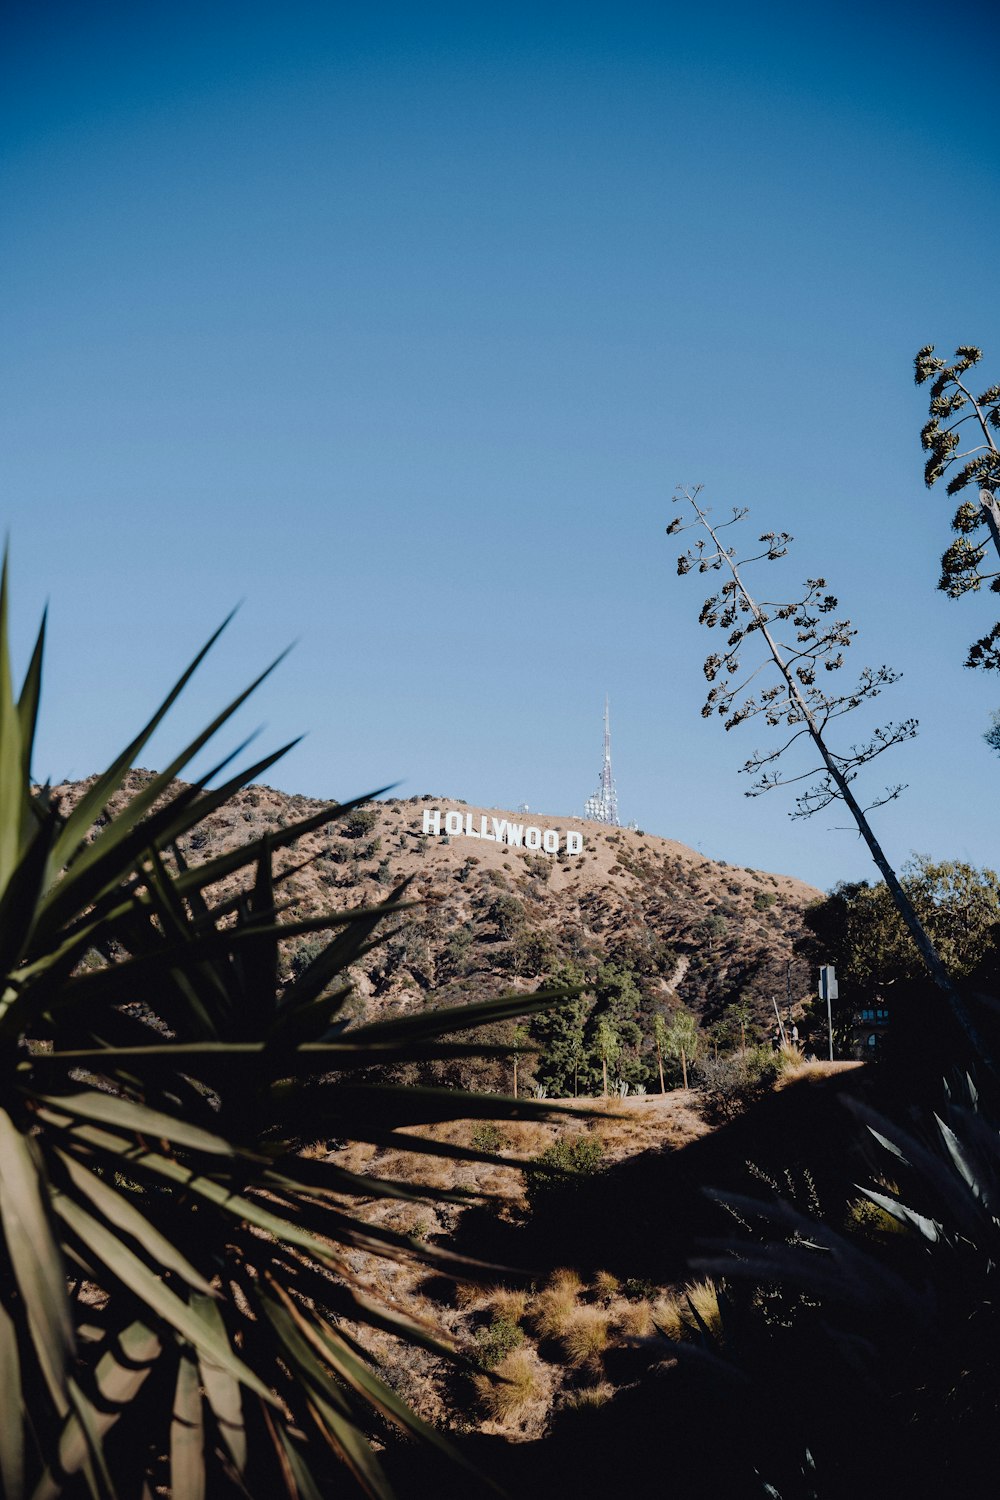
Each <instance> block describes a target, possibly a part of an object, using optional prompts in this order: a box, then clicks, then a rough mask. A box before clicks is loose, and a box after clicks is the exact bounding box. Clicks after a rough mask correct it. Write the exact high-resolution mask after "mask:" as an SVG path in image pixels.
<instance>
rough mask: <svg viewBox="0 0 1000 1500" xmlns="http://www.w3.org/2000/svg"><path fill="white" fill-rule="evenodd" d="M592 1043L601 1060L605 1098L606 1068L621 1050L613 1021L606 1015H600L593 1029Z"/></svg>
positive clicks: (606, 1086) (613, 1061) (606, 1088)
mask: <svg viewBox="0 0 1000 1500" xmlns="http://www.w3.org/2000/svg"><path fill="white" fill-rule="evenodd" d="M594 1045H595V1047H596V1049H597V1055H598V1057H599V1058H600V1060H601V1076H602V1083H603V1091H604V1097H605V1099H606V1098H607V1097H608V1068H609V1067H611V1066H613V1064H614V1063H615V1062H617V1060H618V1055H619V1053H620V1052H621V1042H620V1041H619V1039H618V1032H617V1031H616V1029H615V1027H614V1024H613V1022H612V1021H611V1020H610V1019H609V1018H608V1017H607V1016H601V1017H600V1019H599V1020H598V1022H597V1026H596V1029H595V1031H594Z"/></svg>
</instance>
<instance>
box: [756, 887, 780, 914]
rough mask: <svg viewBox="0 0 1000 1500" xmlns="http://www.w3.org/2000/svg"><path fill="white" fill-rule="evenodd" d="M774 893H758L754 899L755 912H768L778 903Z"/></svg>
mask: <svg viewBox="0 0 1000 1500" xmlns="http://www.w3.org/2000/svg"><path fill="white" fill-rule="evenodd" d="M777 899H778V898H777V896H776V895H775V894H774V892H773V891H758V892H757V894H756V895H755V896H754V898H753V909H754V911H767V910H768V909H769V908H770V907H772V906H773V905H774V903H775V902H776V901H777Z"/></svg>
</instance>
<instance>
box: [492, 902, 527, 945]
mask: <svg viewBox="0 0 1000 1500" xmlns="http://www.w3.org/2000/svg"><path fill="white" fill-rule="evenodd" d="M489 917H490V920H491V921H492V922H494V923H495V924H496V929H497V937H498V938H499V939H500V940H501V942H505V943H506V942H509V941H510V940H511V938H513V937H515V936H516V934H517V932H518V930H519V929H520V927H521V926H522V925H523V923H524V903H523V901H519V900H518V899H517V897H516V896H512V895H511V894H510V892H509V891H501V892H500V894H499V895H498V896H497V897H496V899H495V900H494V901H493V902H492V903H491V904H490V908H489Z"/></svg>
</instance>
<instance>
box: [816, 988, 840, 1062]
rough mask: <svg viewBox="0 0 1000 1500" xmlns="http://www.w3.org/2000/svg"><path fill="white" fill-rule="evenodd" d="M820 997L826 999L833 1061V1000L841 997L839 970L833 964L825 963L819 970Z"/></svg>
mask: <svg viewBox="0 0 1000 1500" xmlns="http://www.w3.org/2000/svg"><path fill="white" fill-rule="evenodd" d="M819 998H820V999H821V1000H825V1001H826V1026H827V1031H828V1033H829V1036H830V1061H831V1062H833V1010H832V1008H831V1005H830V1002H831V1000H837V999H839V991H838V989H837V971H836V969H835V968H834V967H833V964H824V965H823V967H822V968H821V969H820V971H819Z"/></svg>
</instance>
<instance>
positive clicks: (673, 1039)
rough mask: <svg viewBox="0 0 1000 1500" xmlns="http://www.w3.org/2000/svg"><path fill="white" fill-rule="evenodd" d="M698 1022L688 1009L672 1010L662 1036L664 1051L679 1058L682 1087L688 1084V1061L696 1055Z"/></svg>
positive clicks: (690, 1061) (692, 1059) (692, 1060)
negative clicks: (672, 1012)
mask: <svg viewBox="0 0 1000 1500" xmlns="http://www.w3.org/2000/svg"><path fill="white" fill-rule="evenodd" d="M698 1044H699V1036H698V1023H697V1021H696V1020H695V1018H694V1016H693V1015H692V1014H691V1012H690V1011H688V1010H678V1011H675V1012H674V1015H673V1016H672V1018H671V1020H670V1024H669V1026H668V1027H667V1029H666V1035H665V1037H664V1044H663V1046H664V1051H665V1052H666V1053H667V1054H668V1055H669V1056H670V1057H676V1058H679V1059H680V1064H681V1078H682V1080H683V1086H684V1088H687V1086H688V1063H693V1062H694V1061H695V1059H696V1058H697V1056H698Z"/></svg>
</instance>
